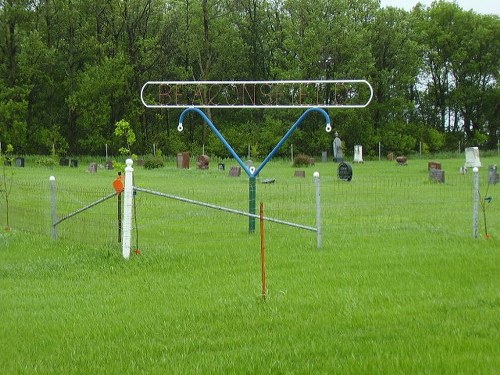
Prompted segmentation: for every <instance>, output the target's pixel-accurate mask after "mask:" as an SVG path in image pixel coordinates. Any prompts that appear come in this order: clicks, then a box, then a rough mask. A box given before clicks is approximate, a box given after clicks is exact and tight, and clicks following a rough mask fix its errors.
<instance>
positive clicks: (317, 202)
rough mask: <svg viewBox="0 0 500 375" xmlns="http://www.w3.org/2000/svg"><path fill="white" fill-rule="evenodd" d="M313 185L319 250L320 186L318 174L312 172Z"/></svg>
mask: <svg viewBox="0 0 500 375" xmlns="http://www.w3.org/2000/svg"><path fill="white" fill-rule="evenodd" d="M313 176H314V184H315V185H316V227H317V228H316V229H317V232H316V234H317V237H316V238H317V245H318V249H321V245H322V242H323V238H322V231H321V185H320V179H319V172H314V173H313Z"/></svg>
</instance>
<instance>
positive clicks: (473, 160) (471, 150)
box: [465, 147, 481, 168]
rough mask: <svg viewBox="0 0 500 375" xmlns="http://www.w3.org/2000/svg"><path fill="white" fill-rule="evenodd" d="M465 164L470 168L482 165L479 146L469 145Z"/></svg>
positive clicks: (466, 150)
mask: <svg viewBox="0 0 500 375" xmlns="http://www.w3.org/2000/svg"><path fill="white" fill-rule="evenodd" d="M465 166H466V167H468V168H474V167H480V166H481V160H480V159H479V148H477V147H468V148H466V149H465Z"/></svg>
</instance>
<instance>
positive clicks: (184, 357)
mask: <svg viewBox="0 0 500 375" xmlns="http://www.w3.org/2000/svg"><path fill="white" fill-rule="evenodd" d="M461 163H462V160H459V159H456V160H455V159H450V160H446V161H445V162H443V169H445V170H446V173H447V174H446V183H445V184H436V183H430V182H429V181H428V177H427V164H426V161H424V160H417V161H410V163H409V165H408V166H407V167H399V166H396V165H395V164H393V163H390V162H370V163H368V162H367V163H365V164H363V165H354V166H353V168H354V178H353V180H352V181H351V182H350V183H347V182H343V181H339V180H338V179H337V178H336V176H335V172H336V169H335V167H336V166H335V165H333V164H331V163H329V164H317V165H316V166H314V167H310V168H307V169H306V178H305V179H303V178H294V177H292V176H293V171H294V169H293V168H292V167H291V166H290V163H288V162H272V163H271V164H269V165H268V166H266V168H265V169H264V170H263V172H262V176H261V177H262V178H275V179H276V183H275V184H272V185H265V184H258V186H257V196H258V200H261V201H263V202H264V204H265V210H266V215H267V216H271V217H278V218H282V219H285V220H289V221H295V222H298V223H301V224H305V225H314V224H315V222H314V221H315V214H314V207H315V197H314V185H313V183H312V172H313V171H314V170H318V171H320V174H321V181H322V202H323V223H324V241H323V243H324V246H323V249H322V250H320V251H318V250H317V249H316V240H315V235H314V234H313V233H311V232H306V231H301V230H297V229H292V228H289V227H284V226H280V225H278V224H272V223H267V224H266V244H267V268H268V289H269V296H268V298H267V300H266V301H263V300H262V299H261V297H260V263H259V262H260V259H259V255H260V242H259V235H258V234H254V235H250V234H248V219H247V218H245V217H239V216H232V215H230V214H227V213H222V212H219V211H214V210H210V209H208V208H202V207H197V206H190V205H187V204H185V203H182V202H177V201H171V200H167V199H164V198H159V197H155V196H150V195H147V194H144V193H139V194H138V195H137V196H136V199H137V201H136V212H137V227H136V229H137V232H136V233H138V235H139V238H138V242H139V248H140V249H141V252H142V255H140V256H139V255H134V256H132V257H131V259H130V260H129V261H124V260H123V259H122V258H121V255H120V245H119V244H118V242H117V238H116V237H117V235H116V200H114V199H112V200H110V201H108V202H106V203H103V204H102V205H100V206H98V207H96V208H95V209H91V210H89V211H88V212H86V213H84V214H82V215H80V217H79V218H78V217H77V219H75V220H74V221H73V219H70V220H68V221H67V222H64V223H63V224H61V225H60V227H59V234H60V238H59V240H57V241H53V240H52V239H51V237H50V193H49V184H48V177H49V176H50V175H55V176H56V182H57V194H58V212H59V215H63V214H64V213H67V212H70V211H72V210H75V209H78V208H80V207H81V206H82V205H84V204H86V203H90V202H92V201H95V200H97V199H98V198H100V197H102V196H104V195H106V194H108V193H109V192H110V191H112V190H111V189H112V185H111V184H112V181H113V179H114V178H115V175H116V172H113V171H104V170H99V171H98V173H97V174H88V173H87V172H85V171H84V168H78V169H69V168H62V167H55V168H54V169H52V170H48V169H44V168H34V167H29V166H27V167H26V168H25V169H17V170H16V175H15V184H16V186H17V193H15V194H14V193H13V195H12V201H13V203H12V206H13V207H17V208H16V209H15V210H14V212H15V214H14V215H13V219H12V224H11V225H12V227H13V230H12V231H11V232H5V233H2V234H1V235H0V257H1V261H0V311H1V319H0V350H1V355H0V373H5V374H34V373H39V374H47V373H57V374H89V373H93V374H98V373H106V374H115V373H116V374H124V373H152V374H155V373H158V374H165V373H188V374H189V373H214V374H215V373H217V374H218V373H272V374H276V373H324V374H331V373H338V374H345V373H353V374H359V373H363V374H388V373H429V374H431V373H432V374H443V373H449V374H457V373H458V374H459V373H463V374H475V373H476V374H494V373H497V371H498V368H500V359H499V358H500V349H499V346H498V342H499V341H500V328H499V327H500V295H499V290H500V276H499V275H500V273H499V266H500V254H499V250H500V247H499V246H498V237H499V236H500V231H499V230H500V215H499V205H498V201H499V198H498V185H491V186H490V188H489V194H490V195H491V196H492V197H493V201H492V203H491V205H490V207H489V211H488V213H487V214H488V215H489V216H488V219H489V221H488V222H489V225H490V232H491V233H492V238H489V239H486V238H484V237H481V238H478V239H473V238H472V227H471V216H472V212H471V205H472V202H471V199H472V191H471V176H470V175H465V176H462V175H460V174H459V173H458V168H459V166H460V164H461ZM483 163H484V164H485V165H487V164H495V163H496V164H498V161H497V160H495V159H494V158H493V159H485V160H483ZM486 178H487V177H486V172H485V171H484V169H483V170H482V171H481V187H482V188H484V187H485V186H486V181H487V179H486ZM135 184H136V185H137V186H141V187H146V188H151V189H155V190H159V191H162V192H167V193H170V194H177V195H180V196H184V197H188V198H192V199H196V200H202V201H206V202H210V203H214V204H220V205H223V206H227V207H231V208H236V209H241V210H245V209H247V208H248V182H247V179H246V178H244V177H241V178H230V177H228V176H227V170H226V171H225V172H222V171H217V170H215V168H213V169H211V170H209V171H198V170H195V169H191V170H177V169H176V168H175V167H174V166H173V164H169V165H168V166H167V167H166V168H164V169H162V170H157V171H146V170H143V169H141V168H137V169H136V175H135ZM0 207H1V209H2V211H0V214H2V213H3V206H0ZM21 214H22V215H21ZM134 236H135V235H134ZM134 242H135V237H134Z"/></svg>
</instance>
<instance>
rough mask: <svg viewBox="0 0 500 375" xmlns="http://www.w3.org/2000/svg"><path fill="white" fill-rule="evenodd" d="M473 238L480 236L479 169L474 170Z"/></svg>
mask: <svg viewBox="0 0 500 375" xmlns="http://www.w3.org/2000/svg"><path fill="white" fill-rule="evenodd" d="M472 172H473V175H472V236H473V237H474V238H477V237H478V236H479V168H478V167H474V168H473V169H472Z"/></svg>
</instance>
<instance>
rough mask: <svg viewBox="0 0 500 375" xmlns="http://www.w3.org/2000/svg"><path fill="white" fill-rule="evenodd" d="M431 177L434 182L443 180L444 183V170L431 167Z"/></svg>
mask: <svg viewBox="0 0 500 375" xmlns="http://www.w3.org/2000/svg"><path fill="white" fill-rule="evenodd" d="M429 178H430V179H431V181H434V182H441V183H443V184H444V171H442V170H441V169H434V168H431V169H429Z"/></svg>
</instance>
